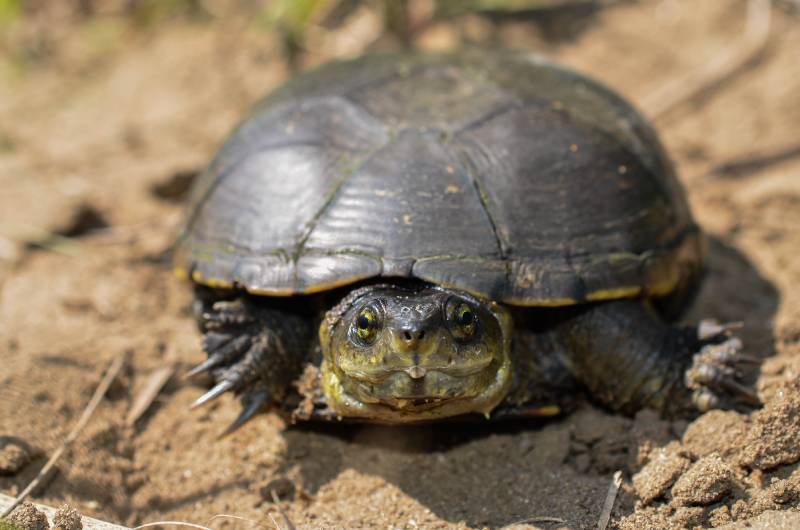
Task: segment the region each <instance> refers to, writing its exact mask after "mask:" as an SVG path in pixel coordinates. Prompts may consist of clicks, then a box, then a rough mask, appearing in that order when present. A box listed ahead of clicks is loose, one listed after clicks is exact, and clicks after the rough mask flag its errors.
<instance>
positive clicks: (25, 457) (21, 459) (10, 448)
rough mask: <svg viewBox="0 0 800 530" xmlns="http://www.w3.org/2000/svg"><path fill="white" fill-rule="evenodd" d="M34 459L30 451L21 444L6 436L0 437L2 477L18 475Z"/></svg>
mask: <svg viewBox="0 0 800 530" xmlns="http://www.w3.org/2000/svg"><path fill="white" fill-rule="evenodd" d="M31 459H32V455H31V453H30V451H28V450H27V448H25V447H24V446H23V445H22V444H21V443H19V442H17V441H15V440H13V439H12V438H9V437H6V436H0V475H16V474H17V473H19V472H20V471H22V469H23V468H24V467H25V466H27V465H28V464H29V463H30V461H31Z"/></svg>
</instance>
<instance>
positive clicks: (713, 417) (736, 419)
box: [682, 410, 748, 458]
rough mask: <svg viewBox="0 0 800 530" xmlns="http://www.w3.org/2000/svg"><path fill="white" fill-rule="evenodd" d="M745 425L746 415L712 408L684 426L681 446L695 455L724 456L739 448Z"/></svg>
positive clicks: (730, 454)
mask: <svg viewBox="0 0 800 530" xmlns="http://www.w3.org/2000/svg"><path fill="white" fill-rule="evenodd" d="M747 427H748V424H747V417H746V416H744V415H742V414H739V413H738V412H734V411H732V410H712V411H711V412H707V413H705V414H703V415H702V416H700V417H699V418H697V420H695V421H694V422H692V423H691V424H690V425H689V426H688V427H687V428H686V432H685V433H684V434H683V440H682V441H683V448H684V449H685V450H686V451H688V452H690V453H691V454H693V455H695V456H696V457H703V456H706V455H710V454H711V453H719V455H720V456H722V457H723V458H726V457H729V456H732V455H733V454H734V453H736V452H737V451H738V450H739V447H740V444H741V438H742V437H743V436H744V434H745V433H746V432H747Z"/></svg>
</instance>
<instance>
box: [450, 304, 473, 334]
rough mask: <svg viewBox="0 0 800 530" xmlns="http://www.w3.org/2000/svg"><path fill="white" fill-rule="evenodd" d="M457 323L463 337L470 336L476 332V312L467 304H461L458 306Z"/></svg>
mask: <svg viewBox="0 0 800 530" xmlns="http://www.w3.org/2000/svg"><path fill="white" fill-rule="evenodd" d="M454 320H455V323H456V328H457V330H458V334H459V335H461V338H464V339H465V338H469V337H470V336H472V334H473V333H475V321H476V318H475V313H473V312H472V308H470V307H469V306H468V305H467V304H460V305H459V306H458V307H457V308H456V313H455V319H454Z"/></svg>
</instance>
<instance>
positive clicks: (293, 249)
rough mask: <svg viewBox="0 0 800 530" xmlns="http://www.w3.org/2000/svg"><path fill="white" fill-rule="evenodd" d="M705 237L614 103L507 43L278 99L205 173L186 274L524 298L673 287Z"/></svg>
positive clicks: (183, 255)
mask: <svg viewBox="0 0 800 530" xmlns="http://www.w3.org/2000/svg"><path fill="white" fill-rule="evenodd" d="M702 250H703V247H702V238H701V234H700V232H699V230H698V228H697V226H696V225H695V223H694V221H693V219H692V216H691V213H690V211H689V208H688V205H687V202H686V197H685V194H684V191H683V189H682V188H681V186H680V184H679V182H678V181H677V179H676V177H675V172H674V170H673V167H672V165H671V164H670V162H669V160H668V159H667V158H666V156H665V155H664V152H663V149H662V148H661V146H660V144H659V142H658V140H657V138H656V136H655V134H654V133H653V131H652V129H651V128H650V127H649V126H648V125H647V123H646V122H645V121H644V119H643V118H642V117H641V116H640V115H639V114H638V113H637V112H636V111H635V110H634V109H633V108H632V107H631V106H630V105H628V104H627V103H626V102H625V101H623V100H622V99H621V98H620V97H619V96H617V95H615V94H614V93H612V92H611V91H610V90H609V89H607V88H605V87H603V86H601V85H600V84H598V83H597V82H594V81H592V80H590V79H587V78H586V77H583V76H581V75H579V74H577V73H575V72H573V71H570V70H568V69H566V68H562V67H559V66H556V65H554V64H551V63H549V62H547V61H545V60H543V59H541V58H538V57H535V56H530V55H520V54H512V53H489V52H471V53H459V54H453V55H413V54H412V55H373V56H367V57H364V58H361V59H357V60H353V61H349V62H338V63H331V64H328V65H325V66H323V67H321V68H318V69H316V70H314V71H312V72H310V73H306V74H303V75H301V76H299V77H297V78H295V79H293V80H292V81H290V82H288V83H287V84H285V85H284V86H282V87H281V88H279V89H277V90H276V91H275V92H273V93H272V94H270V95H269V96H267V97H266V98H265V99H263V100H262V101H261V102H260V103H259V104H257V106H256V107H255V109H254V110H253V112H252V113H251V115H250V117H249V118H247V119H246V120H245V121H244V122H243V123H241V124H240V125H239V126H238V128H236V129H235V130H234V132H233V133H232V134H231V136H230V137H229V138H228V140H227V141H226V142H225V144H224V145H223V147H222V148H221V149H220V151H219V153H218V154H217V155H216V157H215V158H214V160H213V161H212V162H211V164H210V166H209V167H208V169H207V170H206V171H205V173H204V174H203V175H202V176H201V177H200V179H199V180H198V182H197V184H196V185H195V187H194V189H193V192H192V196H191V202H190V215H189V217H188V219H187V222H186V225H185V228H184V230H183V233H182V235H181V237H180V240H179V242H178V244H177V247H176V254H175V257H176V266H177V270H178V271H179V272H180V273H183V274H184V275H187V276H189V277H191V278H192V279H193V280H194V281H196V282H198V283H202V284H206V285H210V286H214V287H236V288H243V289H246V290H247V291H249V292H251V293H254V294H259V295H276V296H288V295H293V294H301V293H312V292H319V291H323V290H327V289H331V288H334V287H337V286H341V285H346V284H350V283H354V282H357V281H360V280H365V279H368V278H373V277H379V276H380V277H404V278H418V279H421V280H425V281H429V282H433V283H436V284H440V285H445V286H448V287H453V288H458V289H463V290H465V291H468V292H471V293H473V294H476V295H479V296H483V297H486V298H490V299H494V300H497V301H502V302H506V303H510V304H516V305H525V306H537V305H542V306H556V305H570V304H575V303H581V302H585V301H592V300H603V299H613V298H620V297H628V296H636V295H641V294H645V295H652V296H658V295H665V294H668V293H670V292H672V291H673V290H675V289H676V288H677V287H678V286H679V285H683V284H685V283H686V282H687V281H689V280H691V279H692V278H694V277H695V276H696V273H697V271H698V270H699V269H700V265H701V261H702V257H703V251H702Z"/></svg>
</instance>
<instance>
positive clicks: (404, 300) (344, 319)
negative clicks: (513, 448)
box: [320, 285, 512, 423]
mask: <svg viewBox="0 0 800 530" xmlns="http://www.w3.org/2000/svg"><path fill="white" fill-rule="evenodd" d="M511 327H512V325H511V318H510V316H509V314H508V312H507V311H506V310H505V309H503V308H502V307H501V306H499V305H497V304H495V303H493V302H486V301H483V300H480V299H478V298H475V297H473V296H471V295H469V294H467V293H464V292H461V291H456V290H452V289H446V288H441V287H435V286H422V287H419V288H417V289H409V288H405V287H398V286H389V285H379V286H371V287H365V288H362V289H358V290H356V291H354V292H352V293H351V294H350V295H348V296H347V297H346V298H345V299H344V300H343V301H342V302H341V303H340V304H339V305H337V306H336V307H335V308H333V309H332V310H331V311H329V312H328V313H327V315H326V318H325V321H324V322H323V323H322V325H321V326H320V342H321V344H322V350H323V363H322V381H323V389H324V392H325V397H326V400H327V402H328V405H329V406H330V407H331V408H332V409H333V410H334V411H336V412H337V413H338V414H340V415H341V416H343V417H364V418H368V419H370V420H377V421H386V422H391V423H399V422H412V421H422V420H428V419H436V418H442V417H446V416H454V415H458V414H465V413H470V412H478V413H482V414H488V413H489V412H490V411H491V410H492V409H493V408H494V407H495V406H496V405H497V404H498V403H499V402H500V401H501V400H502V399H503V398H504V397H505V395H506V393H507V392H508V388H509V386H510V383H511V360H510V355H509V349H510V337H511Z"/></svg>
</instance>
